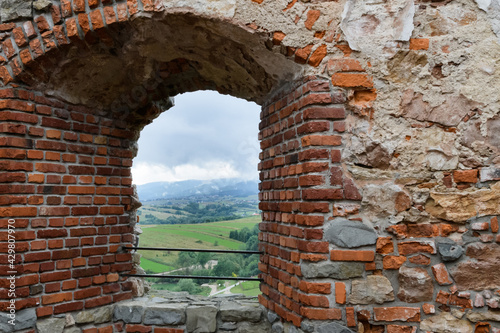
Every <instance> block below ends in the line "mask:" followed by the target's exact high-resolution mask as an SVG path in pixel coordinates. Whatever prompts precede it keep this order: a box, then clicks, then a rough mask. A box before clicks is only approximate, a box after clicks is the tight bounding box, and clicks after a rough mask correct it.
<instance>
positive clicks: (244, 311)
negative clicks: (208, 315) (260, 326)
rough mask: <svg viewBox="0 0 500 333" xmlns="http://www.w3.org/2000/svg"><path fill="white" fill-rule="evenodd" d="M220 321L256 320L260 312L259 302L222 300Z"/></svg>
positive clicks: (258, 318)
mask: <svg viewBox="0 0 500 333" xmlns="http://www.w3.org/2000/svg"><path fill="white" fill-rule="evenodd" d="M219 311H220V317H221V319H222V321H251V322H258V321H259V320H260V316H261V314H262V309H261V308H260V307H259V304H255V303H254V304H249V303H239V302H234V301H223V302H222V303H221V305H220V310H219Z"/></svg>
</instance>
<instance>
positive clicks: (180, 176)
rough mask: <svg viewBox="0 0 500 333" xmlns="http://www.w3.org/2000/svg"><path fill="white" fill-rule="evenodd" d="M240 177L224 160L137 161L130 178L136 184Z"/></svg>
mask: <svg viewBox="0 0 500 333" xmlns="http://www.w3.org/2000/svg"><path fill="white" fill-rule="evenodd" d="M242 177H243V178H244V176H243V175H241V174H240V173H239V172H238V171H237V170H235V169H234V167H233V166H232V165H231V164H230V163H228V162H224V161H212V162H207V163H204V164H203V165H194V164H183V165H177V166H175V167H167V166H165V165H162V164H150V163H147V162H139V163H137V164H135V165H134V166H133V167H132V179H133V181H134V184H136V185H142V184H147V183H152V182H173V181H181V180H189V179H197V180H209V179H221V178H242Z"/></svg>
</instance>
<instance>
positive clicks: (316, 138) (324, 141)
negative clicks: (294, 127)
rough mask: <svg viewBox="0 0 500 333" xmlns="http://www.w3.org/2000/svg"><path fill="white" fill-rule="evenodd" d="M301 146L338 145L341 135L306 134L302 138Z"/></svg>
mask: <svg viewBox="0 0 500 333" xmlns="http://www.w3.org/2000/svg"><path fill="white" fill-rule="evenodd" d="M301 141H302V147H309V146H340V145H341V144H342V137H341V136H339V135H306V136H303V137H302V139H301Z"/></svg>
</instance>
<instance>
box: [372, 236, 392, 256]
mask: <svg viewBox="0 0 500 333" xmlns="http://www.w3.org/2000/svg"><path fill="white" fill-rule="evenodd" d="M376 248H377V253H380V254H389V253H392V252H394V244H393V242H392V237H379V238H377V245H376Z"/></svg>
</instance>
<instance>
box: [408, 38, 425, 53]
mask: <svg viewBox="0 0 500 333" xmlns="http://www.w3.org/2000/svg"><path fill="white" fill-rule="evenodd" d="M428 49H429V39H428V38H410V50H428Z"/></svg>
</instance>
